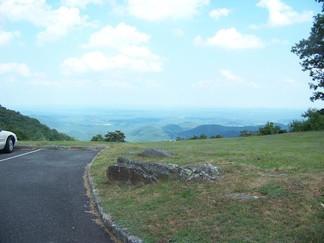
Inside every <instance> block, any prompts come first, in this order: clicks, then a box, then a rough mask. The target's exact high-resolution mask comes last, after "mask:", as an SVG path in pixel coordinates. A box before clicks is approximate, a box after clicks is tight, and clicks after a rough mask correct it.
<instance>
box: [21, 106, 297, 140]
mask: <svg viewBox="0 0 324 243" xmlns="http://www.w3.org/2000/svg"><path fill="white" fill-rule="evenodd" d="M21 112H22V113H23V114H24V115H28V116H31V117H33V118H36V119H38V120H39V121H40V122H42V123H44V124H46V125H47V126H49V127H51V128H55V129H57V130H58V131H59V132H63V133H66V134H68V135H70V136H73V137H75V138H76V139H79V140H85V141H87V140H90V139H91V138H92V137H93V136H94V135H96V134H102V135H104V134H106V133H107V132H108V131H115V130H121V131H122V132H124V133H125V135H126V140H127V141H130V142H133V141H166V140H173V139H175V138H176V137H183V138H187V137H191V136H193V135H197V136H199V135H200V134H202V133H204V134H206V135H207V136H215V135H222V136H223V137H237V136H238V135H239V134H240V131H241V130H244V129H247V130H257V129H258V126H261V125H264V124H265V123H266V122H268V121H271V122H274V123H278V124H279V125H280V126H281V127H282V128H287V125H288V124H289V122H291V121H292V120H294V119H301V114H302V113H303V111H302V110H277V109H189V108H186V109H138V108H137V109H126V108H121V109H117V108H55V109H48V110H47V109H30V108H29V109H24V110H22V111H21Z"/></svg>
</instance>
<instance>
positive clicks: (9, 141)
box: [4, 137, 15, 153]
mask: <svg viewBox="0 0 324 243" xmlns="http://www.w3.org/2000/svg"><path fill="white" fill-rule="evenodd" d="M14 146H15V142H14V139H13V138H12V137H9V138H8V139H7V142H6V146H5V147H4V151H5V152H6V153H11V152H12V151H13V150H14Z"/></svg>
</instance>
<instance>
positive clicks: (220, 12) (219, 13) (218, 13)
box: [209, 8, 231, 20]
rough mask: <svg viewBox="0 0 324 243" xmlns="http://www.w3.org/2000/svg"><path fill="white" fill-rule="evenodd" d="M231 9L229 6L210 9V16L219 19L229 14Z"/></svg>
mask: <svg viewBox="0 0 324 243" xmlns="http://www.w3.org/2000/svg"><path fill="white" fill-rule="evenodd" d="M230 12H231V10H230V9H228V8H218V9H213V10H212V11H210V13H209V16H210V17H211V18H213V19H216V20H218V19H219V18H220V17H223V16H228V15H229V14H230Z"/></svg>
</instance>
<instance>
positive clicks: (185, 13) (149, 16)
mask: <svg viewBox="0 0 324 243" xmlns="http://www.w3.org/2000/svg"><path fill="white" fill-rule="evenodd" d="M208 4H209V0H163V1H161V0H127V4H126V6H125V10H124V12H126V14H128V15H131V16H133V17H136V18H140V19H145V20H149V21H160V20H169V19H172V20H177V19H185V18H191V17H192V16H194V15H196V14H197V13H198V11H199V9H200V8H201V7H203V6H205V5H208Z"/></svg>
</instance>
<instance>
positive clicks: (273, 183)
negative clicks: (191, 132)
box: [91, 131, 324, 242]
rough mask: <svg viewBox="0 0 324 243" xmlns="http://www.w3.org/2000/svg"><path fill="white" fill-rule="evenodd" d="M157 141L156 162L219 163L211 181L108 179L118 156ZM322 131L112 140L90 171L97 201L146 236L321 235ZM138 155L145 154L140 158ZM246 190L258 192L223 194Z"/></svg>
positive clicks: (308, 238) (300, 238) (273, 238)
mask: <svg viewBox="0 0 324 243" xmlns="http://www.w3.org/2000/svg"><path fill="white" fill-rule="evenodd" d="M146 148H159V149H162V150H166V151H168V152H170V153H172V154H173V156H172V157H170V158H162V159H159V160H156V159H149V160H145V161H159V162H162V163H173V164H178V165H185V164H192V163H205V162H209V163H212V164H217V165H220V166H221V167H222V169H223V170H224V172H225V173H224V175H223V176H222V178H221V180H219V181H217V182H208V183H191V182H183V181H166V182H162V183H157V184H151V185H137V186H118V185H110V184H108V183H107V179H106V170H107V167H108V166H109V165H113V164H115V163H116V160H117V158H118V157H119V156H124V157H127V158H130V159H137V160H140V159H142V158H139V157H137V156H136V154H134V153H130V152H142V151H143V150H145V149H146ZM323 151H324V131H321V132H307V133H289V134H282V135H273V136H262V137H249V138H231V139H208V140H190V141H177V142H154V143H153V142H152V143H120V144H110V148H108V149H106V150H103V151H102V152H101V153H100V154H99V155H98V156H97V158H96V160H95V161H94V163H93V165H92V168H91V173H92V176H93V177H94V181H95V184H96V189H97V193H99V196H100V197H101V199H102V202H101V206H103V208H104V209H105V211H106V212H107V213H108V214H109V215H111V217H112V218H113V220H114V221H115V222H116V223H117V224H119V225H120V226H122V227H126V228H128V229H129V230H130V232H131V233H132V234H133V235H136V236H138V237H140V238H141V239H143V240H144V242H169V241H172V242H219V241H220V242H223V241H226V242H228V241H240V242H258V241H263V242H264V241H266V242H269V241H270V242H320V241H321V240H322V239H324V223H323V222H324V208H323V207H322V206H321V204H320V203H324V156H323V155H324V152H323ZM142 160H143V159H142ZM232 193H247V194H251V195H255V196H258V199H253V200H244V199H237V198H228V197H226V196H225V195H226V194H232Z"/></svg>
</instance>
